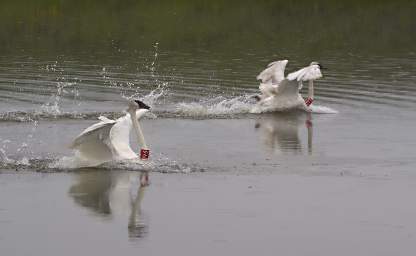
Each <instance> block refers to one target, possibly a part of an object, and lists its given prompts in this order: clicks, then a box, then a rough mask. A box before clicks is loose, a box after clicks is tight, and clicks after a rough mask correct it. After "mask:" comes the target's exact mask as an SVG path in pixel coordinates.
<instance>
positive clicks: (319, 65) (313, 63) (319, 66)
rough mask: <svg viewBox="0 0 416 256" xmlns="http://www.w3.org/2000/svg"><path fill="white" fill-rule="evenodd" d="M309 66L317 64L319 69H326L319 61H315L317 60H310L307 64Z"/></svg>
mask: <svg viewBox="0 0 416 256" xmlns="http://www.w3.org/2000/svg"><path fill="white" fill-rule="evenodd" d="M309 66H318V68H319V69H327V68H324V67H323V66H322V65H321V63H319V62H317V61H312V62H311V64H309Z"/></svg>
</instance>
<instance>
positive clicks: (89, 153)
mask: <svg viewBox="0 0 416 256" xmlns="http://www.w3.org/2000/svg"><path fill="white" fill-rule="evenodd" d="M137 104H138V103H136V102H134V103H130V105H129V109H128V110H127V114H126V115H125V116H123V117H120V118H118V119H117V120H111V119H108V118H106V117H104V116H100V117H99V118H98V119H99V120H100V122H98V123H96V124H93V125H91V126H90V127H88V128H86V129H85V130H84V131H83V132H82V133H81V134H79V135H78V136H77V137H76V138H75V139H74V141H73V143H72V145H71V148H72V149H75V150H76V151H77V154H76V156H77V158H78V159H79V160H80V161H81V162H82V163H84V164H83V165H86V166H97V165H100V164H102V163H105V162H108V161H112V160H116V161H120V160H126V159H135V158H137V157H138V156H137V154H136V153H135V152H134V151H133V150H132V149H131V147H130V131H131V130H134V131H135V133H136V135H137V138H138V142H139V145H140V146H141V148H142V149H144V150H148V149H147V145H146V142H145V140H144V136H143V133H142V131H141V127H140V125H139V122H138V120H139V119H141V118H142V117H143V116H144V115H145V114H146V113H147V112H148V111H149V110H148V108H149V107H147V106H146V105H144V106H146V107H147V108H140V106H139V105H137ZM136 105H137V106H136Z"/></svg>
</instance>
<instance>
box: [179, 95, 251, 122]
mask: <svg viewBox="0 0 416 256" xmlns="http://www.w3.org/2000/svg"><path fill="white" fill-rule="evenodd" d="M253 106H254V104H253V100H252V99H251V100H250V96H246V95H244V96H239V97H235V98H231V99H228V98H225V97H223V96H218V97H214V98H210V99H204V100H201V101H199V102H190V103H184V102H183V103H179V104H177V105H176V109H175V113H176V114H179V115H184V116H190V117H207V116H220V115H232V114H244V113H250V110H251V109H252V107H253Z"/></svg>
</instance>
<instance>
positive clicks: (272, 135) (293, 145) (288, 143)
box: [255, 112, 313, 154]
mask: <svg viewBox="0 0 416 256" xmlns="http://www.w3.org/2000/svg"><path fill="white" fill-rule="evenodd" d="M302 127H305V128H306V130H307V135H306V136H305V137H307V146H306V147H307V152H308V154H312V135H313V130H312V115H311V114H310V113H298V112H296V113H293V112H292V113H289V112H288V113H273V114H272V113H271V114H267V115H262V116H261V117H260V118H259V119H257V120H256V124H255V128H256V130H257V131H259V132H260V136H261V140H262V142H263V143H264V145H265V146H266V148H267V150H268V151H269V152H270V153H276V152H278V151H280V152H282V153H295V154H302V153H303V151H304V146H303V145H302V139H301V136H299V131H300V130H302V129H301V128H302ZM301 134H302V133H301ZM302 136H303V135H302Z"/></svg>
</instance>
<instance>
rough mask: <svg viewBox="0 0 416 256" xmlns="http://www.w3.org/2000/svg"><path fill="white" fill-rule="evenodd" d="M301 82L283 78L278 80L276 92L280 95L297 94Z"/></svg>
mask: <svg viewBox="0 0 416 256" xmlns="http://www.w3.org/2000/svg"><path fill="white" fill-rule="evenodd" d="M300 84H301V82H298V81H290V80H288V79H284V80H283V81H281V82H280V84H279V88H278V93H279V97H280V96H297V95H298V94H299V90H300V89H301V86H300Z"/></svg>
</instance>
